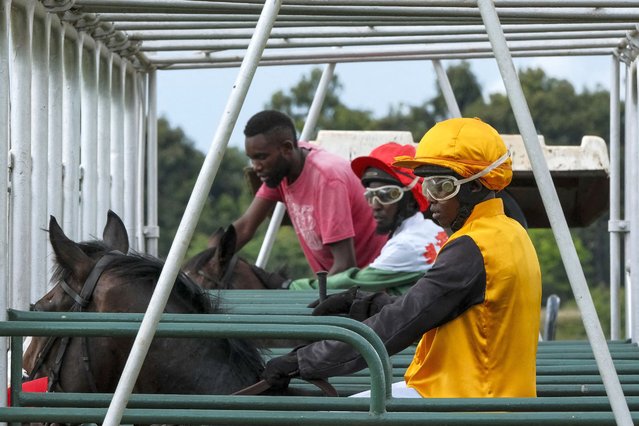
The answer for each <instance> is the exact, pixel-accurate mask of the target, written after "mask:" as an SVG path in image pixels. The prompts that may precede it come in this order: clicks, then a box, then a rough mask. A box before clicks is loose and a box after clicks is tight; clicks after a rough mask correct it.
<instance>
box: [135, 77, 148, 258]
mask: <svg viewBox="0 0 639 426" xmlns="http://www.w3.org/2000/svg"><path fill="white" fill-rule="evenodd" d="M145 87H146V78H145V77H144V76H143V75H141V74H138V73H136V74H135V99H136V101H135V106H136V130H137V141H136V146H137V153H136V160H137V161H136V166H135V176H136V188H135V192H136V198H135V239H136V246H137V250H138V251H140V252H144V253H146V239H145V238H144V177H145V175H146V174H145V172H144V170H145V168H146V160H145V155H146V138H145V134H146V113H145V111H146V90H144V89H145Z"/></svg>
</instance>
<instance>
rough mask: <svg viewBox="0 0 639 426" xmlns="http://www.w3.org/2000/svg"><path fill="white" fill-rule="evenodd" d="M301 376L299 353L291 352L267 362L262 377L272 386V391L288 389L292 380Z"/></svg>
mask: <svg viewBox="0 0 639 426" xmlns="http://www.w3.org/2000/svg"><path fill="white" fill-rule="evenodd" d="M299 374H300V367H299V364H298V363H297V352H290V353H288V354H286V355H283V356H280V357H277V358H273V359H271V360H270V361H269V362H267V363H266V368H265V369H264V373H262V376H263V378H264V380H266V381H267V382H268V384H269V385H271V389H274V390H278V389H286V388H287V387H288V383H289V382H290V381H291V379H292V378H293V377H297V376H299Z"/></svg>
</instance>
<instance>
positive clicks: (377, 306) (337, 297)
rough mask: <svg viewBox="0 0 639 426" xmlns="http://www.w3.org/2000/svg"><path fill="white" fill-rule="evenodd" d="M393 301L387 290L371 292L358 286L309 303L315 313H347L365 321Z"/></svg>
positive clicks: (350, 316)
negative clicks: (321, 300) (359, 288)
mask: <svg viewBox="0 0 639 426" xmlns="http://www.w3.org/2000/svg"><path fill="white" fill-rule="evenodd" d="M392 301H393V297H392V296H389V295H388V294H387V293H385V292H379V293H369V292H366V291H358V287H351V288H350V289H348V290H346V291H343V292H341V293H336V294H332V295H330V296H328V297H327V298H326V300H324V301H323V302H319V300H316V301H315V302H313V303H311V304H310V305H308V307H309V308H315V309H313V315H340V314H341V315H347V316H348V317H349V318H352V319H354V320H357V321H364V320H365V319H366V318H369V317H371V316H373V315H375V314H376V313H378V312H379V311H381V310H382V308H383V307H384V305H387V304H389V303H391V302H392Z"/></svg>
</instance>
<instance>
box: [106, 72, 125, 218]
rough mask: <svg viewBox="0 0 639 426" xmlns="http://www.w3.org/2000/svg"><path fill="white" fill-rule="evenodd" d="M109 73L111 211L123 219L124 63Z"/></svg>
mask: <svg viewBox="0 0 639 426" xmlns="http://www.w3.org/2000/svg"><path fill="white" fill-rule="evenodd" d="M118 66H119V68H115V69H114V70H113V72H112V73H111V76H112V79H113V90H112V93H113V102H112V103H111V161H110V164H111V210H113V211H114V212H115V213H117V214H118V215H119V216H120V217H122V218H124V217H125V214H124V197H125V196H126V193H125V191H124V114H125V106H124V85H125V75H126V74H125V73H126V63H124V62H122V61H121V62H120V63H119V64H118Z"/></svg>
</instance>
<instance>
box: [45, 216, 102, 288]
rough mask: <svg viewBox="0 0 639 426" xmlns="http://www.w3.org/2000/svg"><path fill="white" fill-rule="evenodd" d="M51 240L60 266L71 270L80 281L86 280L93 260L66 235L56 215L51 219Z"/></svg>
mask: <svg viewBox="0 0 639 426" xmlns="http://www.w3.org/2000/svg"><path fill="white" fill-rule="evenodd" d="M49 241H50V242H51V247H53V252H54V253H55V256H56V259H57V261H58V263H59V264H60V266H62V267H64V268H66V269H68V270H70V271H71V274H72V275H73V276H74V277H75V278H76V279H77V280H78V281H80V282H84V281H85V280H86V278H87V277H88V276H89V273H90V272H91V269H92V268H93V261H92V260H91V258H90V257H89V256H87V255H86V254H85V253H84V252H83V251H82V249H81V248H80V246H79V245H78V244H77V243H75V242H73V241H71V240H70V239H69V238H67V236H66V235H64V232H63V231H62V228H60V225H58V221H57V220H56V219H55V217H53V216H51V217H50V219H49Z"/></svg>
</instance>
